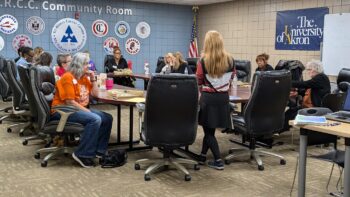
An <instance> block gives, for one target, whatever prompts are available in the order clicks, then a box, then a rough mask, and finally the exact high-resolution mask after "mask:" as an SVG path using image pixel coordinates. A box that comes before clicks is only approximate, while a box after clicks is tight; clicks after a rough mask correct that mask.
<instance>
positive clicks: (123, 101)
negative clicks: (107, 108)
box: [95, 85, 152, 151]
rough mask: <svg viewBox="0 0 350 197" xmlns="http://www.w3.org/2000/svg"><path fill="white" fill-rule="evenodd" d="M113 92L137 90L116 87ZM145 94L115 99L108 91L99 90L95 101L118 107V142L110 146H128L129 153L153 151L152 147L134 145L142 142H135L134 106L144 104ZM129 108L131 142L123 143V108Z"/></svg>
mask: <svg viewBox="0 0 350 197" xmlns="http://www.w3.org/2000/svg"><path fill="white" fill-rule="evenodd" d="M113 90H125V91H128V90H137V89H135V88H131V87H126V86H121V85H114V86H113ZM145 94H146V92H144V95H143V96H142V97H133V98H113V96H112V95H111V94H110V93H108V90H101V89H100V90H99V92H98V95H97V96H96V97H95V99H96V100H97V101H99V102H103V103H106V104H111V105H115V106H117V142H115V143H109V145H110V146H118V145H128V148H127V149H126V150H127V151H136V150H144V149H151V148H152V147H150V146H141V147H140V146H138V147H134V144H138V143H139V142H140V140H136V141H135V140H134V106H135V105H136V104H137V103H140V102H144V100H145ZM122 105H124V106H128V107H129V140H128V141H121V106H122Z"/></svg>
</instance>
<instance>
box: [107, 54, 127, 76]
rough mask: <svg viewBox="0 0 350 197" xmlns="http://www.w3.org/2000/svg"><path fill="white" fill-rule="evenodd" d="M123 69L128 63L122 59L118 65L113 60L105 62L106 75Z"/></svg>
mask: <svg viewBox="0 0 350 197" xmlns="http://www.w3.org/2000/svg"><path fill="white" fill-rule="evenodd" d="M124 68H128V63H127V62H126V60H125V59H124V58H123V57H121V58H120V60H119V63H118V64H117V63H116V62H115V59H114V58H111V59H109V60H107V62H106V64H105V69H106V72H107V73H110V72H114V71H115V70H117V69H124Z"/></svg>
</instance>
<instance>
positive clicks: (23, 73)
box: [18, 66, 38, 123]
mask: <svg viewBox="0 0 350 197" xmlns="http://www.w3.org/2000/svg"><path fill="white" fill-rule="evenodd" d="M18 73H19V77H20V79H21V82H22V85H23V90H24V93H25V94H26V95H27V100H28V103H29V110H30V113H31V117H32V121H33V123H36V122H37V120H38V110H37V108H36V105H35V97H34V94H33V91H32V90H31V86H30V76H29V68H28V67H23V66H20V67H18Z"/></svg>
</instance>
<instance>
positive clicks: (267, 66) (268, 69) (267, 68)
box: [255, 64, 273, 71]
mask: <svg viewBox="0 0 350 197" xmlns="http://www.w3.org/2000/svg"><path fill="white" fill-rule="evenodd" d="M270 70H273V67H272V66H271V65H270V64H266V67H265V69H261V68H259V67H258V68H256V70H255V71H270Z"/></svg>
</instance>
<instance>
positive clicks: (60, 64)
mask: <svg viewBox="0 0 350 197" xmlns="http://www.w3.org/2000/svg"><path fill="white" fill-rule="evenodd" d="M71 61H72V56H71V55H70V54H69V53H63V54H58V55H57V66H56V68H55V74H56V75H57V76H58V77H57V78H60V77H62V75H63V74H64V73H65V72H66V70H67V68H68V65H69V64H70V63H71Z"/></svg>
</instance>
